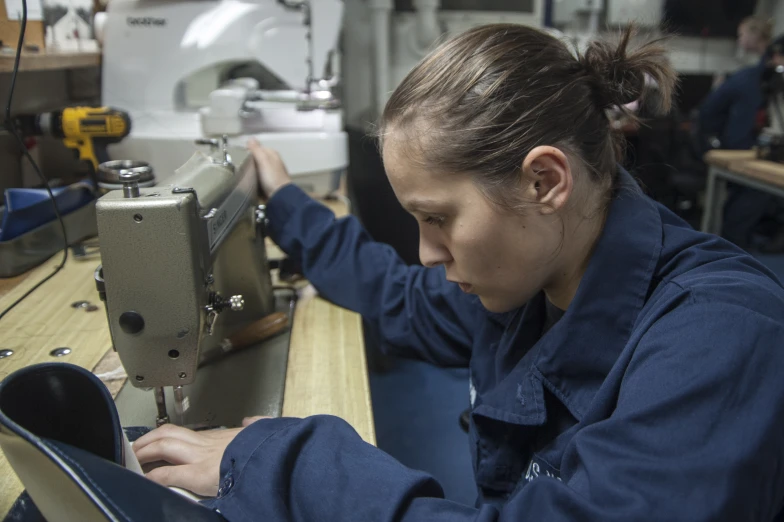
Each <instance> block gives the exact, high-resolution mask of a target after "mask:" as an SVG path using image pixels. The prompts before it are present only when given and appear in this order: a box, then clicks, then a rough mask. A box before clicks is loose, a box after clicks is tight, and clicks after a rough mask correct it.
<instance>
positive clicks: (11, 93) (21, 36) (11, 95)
mask: <svg viewBox="0 0 784 522" xmlns="http://www.w3.org/2000/svg"><path fill="white" fill-rule="evenodd" d="M26 29H27V0H22V23H21V27H20V28H19V42H18V43H17V46H16V57H15V58H14V70H13V72H12V73H11V85H10V86H9V88H8V103H6V106H5V127H6V129H7V130H8V132H10V133H11V134H12V135H13V136H14V137H15V138H16V141H17V143H18V144H19V148H20V149H21V151H22V154H24V156H25V158H27V161H29V162H30V164H31V165H32V166H33V170H35V173H36V174H37V175H38V178H39V179H40V180H41V182H42V183H43V184H44V187H45V188H46V192H47V193H48V194H49V198H50V199H51V201H52V207H54V214H55V216H57V220H58V221H59V222H60V229H61V230H62V232H63V259H62V261H60V264H58V265H57V266H56V267H55V269H54V271H53V272H52V273H51V274H49V275H48V276H46V277H44V278H43V279H41V280H40V281H39V282H38V283H36V285H35V286H34V287H32V288H31V289H30V290H28V291H27V292H25V293H24V294H23V295H22V296H21V297H19V299H17V300H16V301H14V302H13V303H11V304H10V305H8V307H7V308H6V309H5V310H3V311H2V312H0V319H2V318H3V317H5V316H6V315H7V314H8V312H10V311H11V310H13V309H14V307H16V305H18V304H19V303H21V302H22V301H24V299H25V298H26V297H27V296H29V295H30V294H32V293H33V292H35V291H36V290H37V289H38V288H40V287H41V285H43V284H44V283H46V282H47V281H49V280H50V279H51V278H53V277H54V276H55V274H57V272H59V271H60V270H62V268H63V266H65V262H66V261H68V236H67V235H66V233H65V221H63V216H62V215H60V209H59V208H58V207H57V201H56V200H55V197H54V194H52V189H51V187H49V180H47V179H46V176H44V175H43V173H42V172H41V169H40V168H39V167H38V165H37V164H36V162H35V160H34V159H33V157H32V156H31V155H30V151H28V150H27V147H26V146H25V144H24V140H22V137H21V136H20V135H19V133H18V132H17V130H16V125H15V123H14V120H13V119H12V118H11V102H12V101H13V99H14V87H15V86H16V75H17V73H18V72H19V60H20V58H21V57H22V46H23V45H24V35H25V30H26Z"/></svg>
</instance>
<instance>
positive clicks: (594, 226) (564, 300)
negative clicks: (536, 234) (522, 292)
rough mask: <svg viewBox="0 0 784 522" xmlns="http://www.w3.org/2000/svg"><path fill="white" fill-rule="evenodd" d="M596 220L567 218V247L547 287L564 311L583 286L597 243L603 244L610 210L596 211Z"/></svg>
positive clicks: (594, 218) (550, 296) (552, 297)
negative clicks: (601, 240)
mask: <svg viewBox="0 0 784 522" xmlns="http://www.w3.org/2000/svg"><path fill="white" fill-rule="evenodd" d="M593 214H594V215H593V217H591V218H585V217H576V216H573V217H572V219H565V222H564V238H563V248H562V249H561V251H560V253H559V254H558V258H557V260H556V262H555V263H554V266H555V267H556V269H555V270H554V271H553V274H552V276H551V278H550V283H549V284H547V285H546V286H545V288H544V293H545V295H546V296H547V299H549V300H550V302H551V303H553V304H554V305H555V306H557V307H558V308H560V309H561V310H566V309H567V308H569V305H570V304H571V302H572V300H573V299H574V296H575V294H577V289H578V288H579V286H580V281H581V280H582V277H583V275H584V274H585V271H586V270H587V268H588V263H590V261H591V257H592V255H593V252H594V249H595V247H596V244H597V243H598V242H599V237H600V236H601V233H602V230H603V229H604V222H605V219H606V216H607V212H606V211H600V212H594V213H593Z"/></svg>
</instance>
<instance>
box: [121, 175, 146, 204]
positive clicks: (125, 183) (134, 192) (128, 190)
mask: <svg viewBox="0 0 784 522" xmlns="http://www.w3.org/2000/svg"><path fill="white" fill-rule="evenodd" d="M141 179H142V177H141V175H140V174H139V173H138V172H133V171H130V170H121V171H120V183H122V191H123V197H124V198H138V197H139V180H141Z"/></svg>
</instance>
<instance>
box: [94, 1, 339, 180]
mask: <svg viewBox="0 0 784 522" xmlns="http://www.w3.org/2000/svg"><path fill="white" fill-rule="evenodd" d="M342 17H343V2H342V1H341V0H302V1H296V0H222V1H214V0H196V1H193V0H189V1H181V0H111V2H110V3H109V7H108V10H107V13H106V16H105V18H104V20H103V22H102V24H101V25H102V27H100V29H99V32H100V33H102V40H103V47H104V60H103V103H104V104H106V105H109V106H113V107H118V108H121V109H123V110H125V111H127V112H128V113H129V114H130V117H131V122H132V123H131V134H130V136H128V137H127V138H126V139H124V140H123V141H122V142H121V143H118V144H116V145H113V146H111V147H110V148H109V154H110V156H111V157H112V158H118V159H132V160H142V161H147V162H149V163H150V164H151V165H152V166H153V168H154V170H155V175H156V178H158V180H159V181H161V182H164V183H165V181H166V179H167V178H168V177H170V176H171V175H172V174H173V173H174V171H175V169H177V168H179V166H180V165H182V164H183V163H185V162H186V161H187V160H188V158H189V157H190V156H191V154H192V153H193V141H194V139H198V138H204V137H214V136H219V135H228V136H229V144H230V147H231V151H232V155H233V156H234V158H235V160H236V161H242V159H243V157H244V155H245V154H246V152H245V143H246V142H247V140H248V138H249V137H251V136H254V137H256V138H257V139H259V141H261V142H262V143H263V144H265V145H268V146H270V147H272V148H274V149H276V150H278V151H279V152H280V154H281V156H282V157H283V160H284V161H285V163H286V165H287V167H288V169H289V171H290V173H291V174H292V176H293V177H294V180H295V182H297V183H298V184H300V185H302V186H304V188H306V190H308V189H310V190H312V191H314V192H321V193H326V192H329V191H330V190H331V189H333V188H336V185H337V182H338V181H339V176H340V173H341V172H342V171H343V170H344V169H345V168H346V166H347V165H348V150H347V149H348V147H347V138H346V134H345V133H344V132H343V113H342V109H341V105H340V101H339V100H338V99H337V98H336V97H335V96H334V94H333V93H332V88H333V87H334V86H335V85H336V84H337V79H338V75H337V73H336V72H335V70H336V64H337V57H336V56H335V49H336V47H337V42H338V36H339V33H340V29H341V23H342Z"/></svg>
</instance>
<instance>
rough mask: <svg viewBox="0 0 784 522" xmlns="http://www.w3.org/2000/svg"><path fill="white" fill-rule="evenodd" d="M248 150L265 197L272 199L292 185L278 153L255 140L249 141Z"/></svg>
mask: <svg viewBox="0 0 784 522" xmlns="http://www.w3.org/2000/svg"><path fill="white" fill-rule="evenodd" d="M248 150H249V151H250V153H251V154H252V155H253V160H254V161H255V163H256V173H257V174H258V176H259V184H260V185H261V190H262V192H263V195H264V197H266V198H271V197H272V195H273V194H275V192H277V191H278V190H280V188H281V187H283V186H285V185H288V184H289V183H291V176H289V173H288V171H287V170H286V166H285V165H284V164H283V160H282V159H281V158H280V154H278V153H277V151H275V150H272V149H270V148H267V147H264V146H263V145H262V144H261V143H259V142H258V140H256V139H255V138H251V139H250V140H249V141H248Z"/></svg>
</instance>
